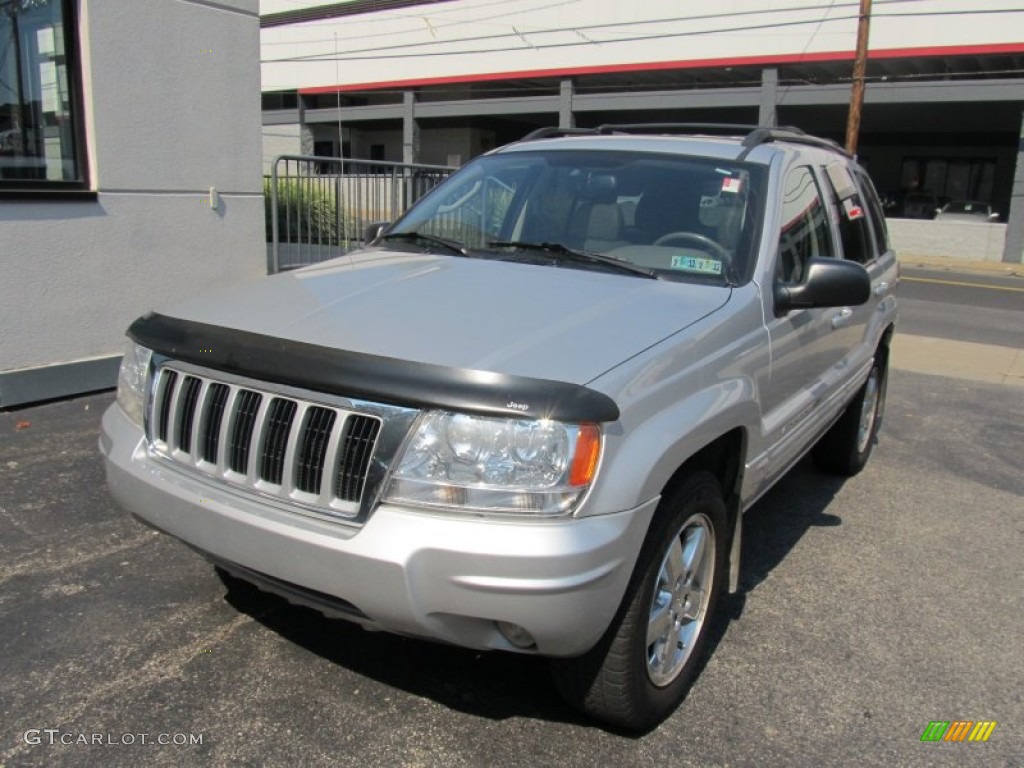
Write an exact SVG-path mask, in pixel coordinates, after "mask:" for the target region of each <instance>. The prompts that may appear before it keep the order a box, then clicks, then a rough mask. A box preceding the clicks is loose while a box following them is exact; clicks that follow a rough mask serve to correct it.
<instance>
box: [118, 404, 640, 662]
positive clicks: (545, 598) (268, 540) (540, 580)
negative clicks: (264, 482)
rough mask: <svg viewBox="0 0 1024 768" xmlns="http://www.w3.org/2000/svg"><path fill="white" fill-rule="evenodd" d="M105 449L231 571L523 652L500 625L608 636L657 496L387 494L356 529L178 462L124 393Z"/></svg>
mask: <svg viewBox="0 0 1024 768" xmlns="http://www.w3.org/2000/svg"><path fill="white" fill-rule="evenodd" d="M100 448H101V450H102V451H103V454H104V456H105V457H106V469H107V482H108V484H109V486H110V490H111V493H112V494H113V496H114V498H115V499H116V500H117V502H118V503H119V504H120V505H121V506H122V507H124V508H125V509H126V510H128V511H129V512H131V513H132V514H134V515H136V516H137V517H139V518H140V519H142V520H143V521H144V522H146V523H148V524H150V525H152V526H154V527H156V528H158V529H160V530H162V531H165V532H167V533H169V534H171V535H172V536H175V537H177V538H179V539H181V540H182V541H184V542H186V543H187V544H189V545H191V546H192V547H195V548H196V549H198V550H200V551H202V552H204V553H207V554H208V555H210V556H211V558H212V559H214V560H215V561H219V562H222V563H224V564H225V565H226V566H227V567H228V570H234V571H235V572H236V573H241V574H242V575H243V576H244V575H245V572H246V571H250V572H255V573H256V574H262V575H265V576H267V577H270V578H269V579H266V580H265V581H264V586H267V585H274V584H280V583H283V584H284V585H286V588H284V589H278V590H274V591H279V592H281V593H282V594H286V596H289V597H292V596H293V595H292V594H290V593H289V588H287V585H294V586H295V587H297V588H299V589H295V590H293V592H294V595H295V596H298V595H300V594H302V593H308V592H309V591H312V593H321V597H326V596H330V597H334V598H337V599H338V600H340V601H343V603H342V605H344V604H348V606H350V607H351V608H352V609H354V610H349V609H346V610H343V611H340V612H339V614H340V615H345V616H346V617H347V618H350V619H352V620H354V621H357V622H358V623H360V624H363V625H364V626H366V627H368V628H374V629H385V630H388V631H391V632H396V633H400V634H408V635H416V636H422V637H428V638H432V639H436V640H442V641H446V642H450V643H454V644H456V645H462V646H466V647H470V648H481V649H505V650H520V649H517V648H515V647H514V646H512V644H511V643H509V642H508V641H507V640H506V639H505V638H504V637H503V636H502V634H501V633H500V632H499V631H498V629H497V626H496V622H498V621H505V622H511V623H514V624H517V625H519V626H520V627H522V628H524V629H526V630H527V631H528V632H529V633H530V634H531V635H532V636H533V638H534V640H535V641H536V646H535V647H534V648H533V649H531V651H533V652H536V653H540V654H543V655H549V656H572V655H576V654H580V653H583V652H584V651H586V650H588V649H589V648H590V647H592V646H593V645H594V644H595V643H596V642H597V640H598V639H599V638H600V637H601V635H602V634H603V633H604V631H605V629H606V628H607V626H608V624H609V623H610V621H611V619H612V616H613V615H614V613H615V611H616V609H617V608H618V606H619V603H620V602H621V600H622V596H623V594H624V592H625V588H626V584H627V582H628V581H629V577H630V574H631V572H632V568H633V563H634V562H635V560H636V557H637V555H638V553H639V551H640V547H641V545H642V544H643V539H644V534H645V532H646V531H647V527H648V524H649V522H650V519H651V516H652V515H653V513H654V508H655V506H656V504H657V499H653V500H651V501H649V502H647V503H645V504H643V505H641V506H639V507H637V508H635V509H632V510H627V511H624V512H618V513H615V514H607V515H599V516H593V517H584V518H579V519H577V518H565V519H558V520H537V521H530V520H516V521H508V520H496V519H484V518H475V517H469V516H466V515H455V514H453V515H450V516H445V515H439V514H433V513H427V512H423V511H417V510H411V509H405V508H402V507H398V506H393V505H381V506H379V507H378V508H377V509H376V510H375V511H374V512H373V514H372V515H371V516H370V517H369V519H368V520H367V521H366V523H365V524H364V525H363V526H362V527H358V528H357V527H351V526H347V525H344V524H339V523H332V522H328V521H324V520H320V519H316V518H313V517H308V516H304V515H302V514H298V513H296V512H295V511H294V510H290V509H288V507H287V506H285V505H283V504H279V503H277V502H276V501H273V500H262V499H258V498H255V497H252V496H249V495H245V494H242V493H238V492H236V491H233V490H231V489H230V488H227V487H224V486H220V485H215V484H213V483H210V482H205V481H203V480H200V479H198V478H196V477H193V476H191V475H187V474H185V473H183V472H182V471H180V470H178V469H176V468H174V467H172V466H169V465H168V464H167V463H166V462H164V461H162V460H160V459H159V458H156V457H154V456H152V455H151V454H150V453H149V451H148V449H147V446H146V442H145V440H144V438H143V435H142V432H141V430H140V429H139V428H138V427H137V426H136V425H134V424H133V423H132V422H130V421H129V420H128V418H127V417H126V416H125V415H124V413H123V412H122V411H121V409H120V408H119V407H118V406H117V405H116V404H114V405H112V406H111V407H110V408H109V409H108V410H107V412H106V413H105V414H104V416H103V434H102V436H101V438H100ZM590 501H591V502H593V501H594V499H591V500H590ZM232 565H233V566H240V567H235V568H232ZM257 582H259V580H258V579H257ZM271 588H273V587H272V586H271ZM296 602H304V603H305V604H307V605H314V606H316V605H317V601H316V600H315V599H314V600H302V599H297V600H296ZM339 614H335V615H339Z"/></svg>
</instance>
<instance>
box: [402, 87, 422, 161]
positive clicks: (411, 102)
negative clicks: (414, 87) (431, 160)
mask: <svg viewBox="0 0 1024 768" xmlns="http://www.w3.org/2000/svg"><path fill="white" fill-rule="evenodd" d="M419 161H420V126H419V123H417V122H416V94H415V93H414V92H413V91H405V92H404V93H403V94H402V162H403V163H407V164H408V163H418V162H419Z"/></svg>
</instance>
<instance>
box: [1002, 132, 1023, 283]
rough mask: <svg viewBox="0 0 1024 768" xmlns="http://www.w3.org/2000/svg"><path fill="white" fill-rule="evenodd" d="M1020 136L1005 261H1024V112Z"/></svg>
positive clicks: (1007, 224)
mask: <svg viewBox="0 0 1024 768" xmlns="http://www.w3.org/2000/svg"><path fill="white" fill-rule="evenodd" d="M1019 136H1020V138H1019V139H1018V141H1017V165H1016V167H1015V168H1014V169H1013V187H1012V188H1011V190H1010V215H1009V216H1007V218H1006V245H1005V246H1004V247H1003V262H1004V263H1006V264H1022V263H1024V114H1022V115H1021V120H1020V134H1019Z"/></svg>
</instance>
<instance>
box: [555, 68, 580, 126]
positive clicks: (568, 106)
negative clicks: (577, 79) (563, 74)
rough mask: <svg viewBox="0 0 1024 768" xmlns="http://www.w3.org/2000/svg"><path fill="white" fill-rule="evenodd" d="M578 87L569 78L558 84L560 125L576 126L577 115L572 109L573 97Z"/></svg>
mask: <svg viewBox="0 0 1024 768" xmlns="http://www.w3.org/2000/svg"><path fill="white" fill-rule="evenodd" d="M575 92H576V89H575V88H574V87H573V82H572V80H570V79H569V78H566V79H565V80H562V81H561V82H560V83H559V85H558V127H559V128H575V127H576V115H575V113H574V112H573V111H572V97H573V95H574V94H575Z"/></svg>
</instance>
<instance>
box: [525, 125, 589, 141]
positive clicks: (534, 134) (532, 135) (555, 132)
mask: <svg viewBox="0 0 1024 768" xmlns="http://www.w3.org/2000/svg"><path fill="white" fill-rule="evenodd" d="M595 133H597V129H595V128H558V127H556V126H554V125H546V126H544V127H543V128H538V129H536V130H534V131H530V132H529V133H528V134H526V135H525V136H523V138H521V139H520V141H536V140H537V139H556V138H558V137H560V136H593V135H594V134H595Z"/></svg>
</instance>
